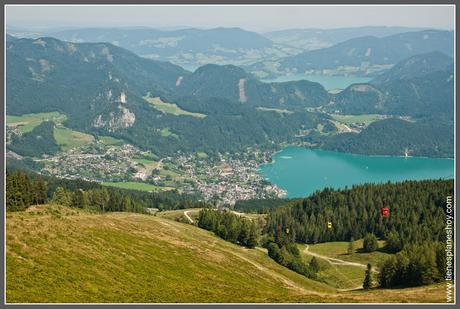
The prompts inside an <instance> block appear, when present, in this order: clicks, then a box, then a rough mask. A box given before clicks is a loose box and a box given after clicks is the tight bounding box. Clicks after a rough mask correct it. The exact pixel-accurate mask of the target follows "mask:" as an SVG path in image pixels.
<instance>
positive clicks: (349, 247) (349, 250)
mask: <svg viewBox="0 0 460 309" xmlns="http://www.w3.org/2000/svg"><path fill="white" fill-rule="evenodd" d="M353 241H354V239H353V237H352V238H351V239H350V242H349V243H348V249H347V253H348V254H353V252H354V251H355V248H354V246H353Z"/></svg>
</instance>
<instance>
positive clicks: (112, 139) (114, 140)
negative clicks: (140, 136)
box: [99, 136, 125, 146]
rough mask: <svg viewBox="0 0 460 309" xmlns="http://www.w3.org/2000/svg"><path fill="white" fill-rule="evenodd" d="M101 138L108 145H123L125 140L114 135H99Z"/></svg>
mask: <svg viewBox="0 0 460 309" xmlns="http://www.w3.org/2000/svg"><path fill="white" fill-rule="evenodd" d="M99 140H100V141H101V142H102V143H103V144H104V145H107V146H121V145H123V144H124V143H125V141H123V140H121V139H118V138H115V137H112V136H99Z"/></svg>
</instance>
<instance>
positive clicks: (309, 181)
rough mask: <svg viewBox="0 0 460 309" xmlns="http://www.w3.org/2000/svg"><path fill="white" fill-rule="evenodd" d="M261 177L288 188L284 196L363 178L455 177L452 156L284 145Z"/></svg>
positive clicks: (265, 167)
mask: <svg viewBox="0 0 460 309" xmlns="http://www.w3.org/2000/svg"><path fill="white" fill-rule="evenodd" d="M259 172H260V174H261V175H262V177H263V178H265V179H267V180H268V181H270V182H272V183H273V184H276V185H277V186H279V187H280V188H282V189H285V190H286V191H287V197H291V198H292V197H305V196H307V195H309V194H311V193H313V192H315V191H316V190H320V189H323V188H325V187H332V188H344V187H345V186H348V187H351V186H352V185H354V184H361V183H366V182H374V183H375V182H379V183H381V182H387V181H391V182H395V181H403V180H420V179H439V178H453V177H454V160H451V159H436V158H421V157H408V158H404V157H389V156H363V155H353V154H347V153H340V152H333V151H324V150H317V149H307V148H302V147H287V148H285V149H284V150H282V151H281V152H278V153H276V154H275V155H274V156H273V157H272V162H271V163H268V164H264V165H262V166H261V167H260V169H259Z"/></svg>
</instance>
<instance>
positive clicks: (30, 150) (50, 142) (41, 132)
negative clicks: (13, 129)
mask: <svg viewBox="0 0 460 309" xmlns="http://www.w3.org/2000/svg"><path fill="white" fill-rule="evenodd" d="M53 132H54V122H52V121H44V122H42V123H41V124H40V125H38V126H36V127H35V128H34V129H33V130H32V131H31V132H27V133H24V134H22V135H14V137H13V138H12V141H11V143H10V144H9V145H7V147H8V149H10V150H12V151H14V152H16V153H18V154H20V155H23V156H31V157H33V156H41V155H43V154H54V153H56V152H57V151H58V150H59V145H58V144H57V143H56V140H55V138H54V135H53V134H54V133H53Z"/></svg>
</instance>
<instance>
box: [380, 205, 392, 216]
mask: <svg viewBox="0 0 460 309" xmlns="http://www.w3.org/2000/svg"><path fill="white" fill-rule="evenodd" d="M380 213H381V214H382V217H388V216H389V215H390V210H389V209H388V207H383V208H382V209H380Z"/></svg>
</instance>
